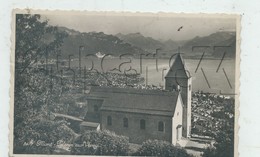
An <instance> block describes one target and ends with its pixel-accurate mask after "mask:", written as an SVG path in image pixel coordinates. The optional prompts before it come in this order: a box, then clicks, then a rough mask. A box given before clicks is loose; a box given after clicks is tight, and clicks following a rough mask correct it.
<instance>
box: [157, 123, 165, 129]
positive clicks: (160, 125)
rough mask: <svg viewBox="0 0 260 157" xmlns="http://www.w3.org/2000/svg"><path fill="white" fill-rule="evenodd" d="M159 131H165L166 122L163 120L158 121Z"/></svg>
mask: <svg viewBox="0 0 260 157" xmlns="http://www.w3.org/2000/svg"><path fill="white" fill-rule="evenodd" d="M158 131H164V123H163V122H162V121H160V122H159V123H158Z"/></svg>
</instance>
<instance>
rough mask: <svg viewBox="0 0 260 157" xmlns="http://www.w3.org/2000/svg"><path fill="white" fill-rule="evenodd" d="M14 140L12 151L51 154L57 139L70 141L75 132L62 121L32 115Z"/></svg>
mask: <svg viewBox="0 0 260 157" xmlns="http://www.w3.org/2000/svg"><path fill="white" fill-rule="evenodd" d="M23 127H24V129H23V130H26V131H24V132H19V135H18V137H20V138H15V141H14V146H15V147H14V152H15V153H18V154H19V153H21V154H24V153H25V154H53V153H54V150H55V149H56V145H57V142H58V141H63V142H65V143H72V141H73V140H74V139H75V138H76V136H77V134H76V133H75V132H74V131H73V130H71V129H70V128H69V127H68V126H67V125H66V123H65V122H64V121H52V120H48V119H46V117H45V116H42V115H40V116H38V117H34V119H33V120H32V121H31V122H30V124H28V125H26V126H23Z"/></svg>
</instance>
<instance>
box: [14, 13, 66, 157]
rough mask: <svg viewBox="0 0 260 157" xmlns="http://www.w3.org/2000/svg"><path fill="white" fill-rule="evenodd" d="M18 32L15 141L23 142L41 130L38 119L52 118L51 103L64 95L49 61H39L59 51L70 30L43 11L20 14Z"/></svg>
mask: <svg viewBox="0 0 260 157" xmlns="http://www.w3.org/2000/svg"><path fill="white" fill-rule="evenodd" d="M15 35H16V41H15V91H14V143H15V146H17V144H21V145H20V146H22V145H23V144H24V143H25V142H26V141H27V140H29V139H32V138H34V137H33V135H34V134H33V133H32V132H31V131H33V132H35V134H37V133H39V132H40V131H41V130H37V128H33V124H34V123H33V122H34V120H35V119H39V118H41V119H42V120H43V119H46V118H49V112H48V106H50V105H54V104H55V103H56V102H57V101H58V98H59V97H60V95H61V92H62V87H61V86H60V85H58V83H57V81H58V80H59V79H58V78H57V77H55V76H53V75H52V73H50V72H51V71H52V70H50V69H47V64H46V67H45V69H43V68H38V67H37V66H36V64H38V59H39V58H41V57H46V60H47V58H48V56H54V55H56V54H58V53H57V52H59V51H58V50H59V48H60V46H61V45H62V43H63V39H64V38H65V37H66V33H64V32H60V31H58V29H57V28H56V27H53V26H49V25H48V21H46V20H45V21H43V20H42V19H41V16H40V15H36V14H35V15H31V14H17V15H16V34H15ZM54 123H56V122H54ZM57 124H58V123H57ZM50 127H52V125H50ZM46 133H47V134H48V133H51V132H46ZM15 151H16V148H15V147H14V153H16V152H15ZM25 153H26V152H25ZM27 153H30V152H27Z"/></svg>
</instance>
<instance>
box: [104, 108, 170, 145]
mask: <svg viewBox="0 0 260 157" xmlns="http://www.w3.org/2000/svg"><path fill="white" fill-rule="evenodd" d="M107 116H111V117H112V125H111V126H108V125H107ZM124 117H126V118H128V128H126V127H124V126H123V118H124ZM141 119H144V120H145V129H141V128H140V120H141ZM160 121H162V122H163V123H164V131H163V132H161V131H158V123H159V122H160ZM105 129H107V130H110V131H114V132H115V133H116V134H118V135H124V136H128V137H129V140H130V142H132V143H138V144H141V143H142V142H144V141H146V140H148V139H158V140H164V141H168V142H171V140H172V135H171V134H172V117H168V116H158V115H148V114H138V113H127V112H115V111H101V130H105Z"/></svg>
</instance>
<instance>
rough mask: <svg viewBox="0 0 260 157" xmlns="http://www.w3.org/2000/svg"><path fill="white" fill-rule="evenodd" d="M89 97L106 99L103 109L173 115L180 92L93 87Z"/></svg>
mask: <svg viewBox="0 0 260 157" xmlns="http://www.w3.org/2000/svg"><path fill="white" fill-rule="evenodd" d="M87 98H89V99H92V98H95V99H98V98H102V99H104V102H103V105H102V107H101V110H107V111H120V112H132V113H144V114H153V115H165V116H173V114H174V111H175V106H176V102H177V98H178V92H169V91H160V90H148V89H134V88H116V87H92V88H91V90H90V93H89V95H88V96H87Z"/></svg>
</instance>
